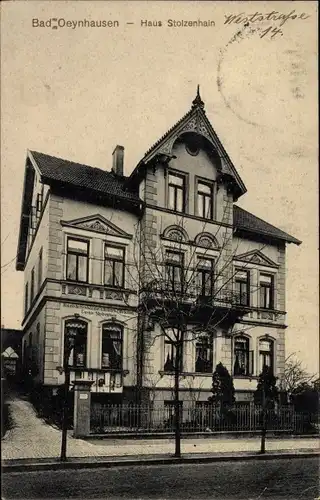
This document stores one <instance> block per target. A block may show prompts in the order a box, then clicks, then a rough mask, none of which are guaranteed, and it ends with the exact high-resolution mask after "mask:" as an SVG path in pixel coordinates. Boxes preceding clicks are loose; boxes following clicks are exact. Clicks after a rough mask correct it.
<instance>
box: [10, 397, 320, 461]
mask: <svg viewBox="0 0 320 500" xmlns="http://www.w3.org/2000/svg"><path fill="white" fill-rule="evenodd" d="M10 410H11V415H12V419H13V424H14V427H13V428H12V429H10V430H9V431H8V432H7V433H6V435H5V437H4V438H3V439H2V440H1V444H2V460H3V461H5V462H4V463H8V462H7V461H11V460H12V461H14V462H15V463H17V461H18V462H19V459H33V460H34V459H36V460H37V459H54V458H58V457H59V455H60V445H61V431H59V430H57V429H55V428H53V427H51V426H50V425H48V424H46V423H44V422H43V421H42V420H41V419H39V418H38V417H37V416H36V414H35V411H34V409H33V407H32V405H31V404H30V403H29V402H28V401H25V400H22V399H19V398H18V397H13V398H12V399H11V401H10ZM259 449H260V438H258V437H253V438H214V439H211V438H210V437H208V438H197V439H192V438H186V439H183V440H182V443H181V451H182V453H183V454H186V457H185V458H187V456H193V457H194V458H196V457H198V458H199V457H201V456H202V457H203V458H205V457H209V456H211V457H213V456H216V457H218V456H220V457H221V456H222V455H228V456H229V457H232V456H235V455H237V456H239V455H240V456H244V455H245V456H247V455H248V454H251V455H253V454H254V455H255V454H256V453H258V451H259ZM266 450H267V452H271V454H272V455H274V454H275V453H276V454H278V453H282V454H283V453H284V452H286V454H287V455H288V454H290V455H292V454H295V453H298V452H300V453H302V452H303V453H315V452H319V439H317V438H296V437H295V438H290V437H286V438H282V437H281V438H275V439H268V438H267V441H266ZM173 453H174V440H173V439H155V440H152V439H147V440H144V439H141V440H132V439H126V440H124V439H121V440H120V439H108V440H98V439H95V440H91V441H90V440H89V441H87V440H82V439H75V438H73V437H72V431H70V432H69V435H68V445H67V456H68V457H70V458H72V459H76V458H81V457H86V458H89V457H90V461H96V462H97V461H100V462H101V461H102V460H104V461H105V460H106V459H109V460H111V459H112V460H115V459H118V460H119V459H121V460H124V459H125V461H126V462H127V461H128V460H130V459H135V461H137V459H139V460H144V459H147V458H148V459H150V457H151V458H152V457H154V459H157V460H161V459H163V460H166V459H168V458H170V457H171V459H172V455H173ZM23 462H24V461H23ZM26 462H28V461H26ZM37 462H38V460H37ZM47 462H48V461H47ZM51 462H52V460H51ZM81 462H83V460H81ZM12 463H13V462H12Z"/></svg>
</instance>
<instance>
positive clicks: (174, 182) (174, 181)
mask: <svg viewBox="0 0 320 500" xmlns="http://www.w3.org/2000/svg"><path fill="white" fill-rule="evenodd" d="M185 194H186V179H185V176H183V175H178V174H173V173H171V174H169V182H168V208H170V209H171V210H175V211H176V212H185Z"/></svg>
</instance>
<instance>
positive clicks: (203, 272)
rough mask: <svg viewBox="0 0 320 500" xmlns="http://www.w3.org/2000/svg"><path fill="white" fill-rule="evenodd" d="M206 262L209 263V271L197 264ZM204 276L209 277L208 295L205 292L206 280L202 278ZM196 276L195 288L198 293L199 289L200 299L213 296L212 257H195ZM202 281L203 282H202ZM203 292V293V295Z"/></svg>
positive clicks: (213, 267) (213, 273)
mask: <svg viewBox="0 0 320 500" xmlns="http://www.w3.org/2000/svg"><path fill="white" fill-rule="evenodd" d="M201 260H202V261H207V262H210V264H211V267H210V270H209V268H207V267H205V266H201V265H200V264H199V261H201ZM199 275H200V276H201V284H199ZM205 275H209V276H210V282H209V285H210V295H208V293H207V292H206V278H204V276H205ZM196 276H197V281H196V284H197V285H196V286H197V289H198V291H200V289H201V293H200V294H199V295H200V296H201V297H212V296H213V295H214V285H215V259H214V258H213V257H207V256H205V257H203V256H201V255H198V256H197V270H196ZM203 281H204V282H203ZM203 291H205V293H203Z"/></svg>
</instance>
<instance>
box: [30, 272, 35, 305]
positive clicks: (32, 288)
mask: <svg viewBox="0 0 320 500" xmlns="http://www.w3.org/2000/svg"><path fill="white" fill-rule="evenodd" d="M34 298H35V270H34V267H33V268H32V269H31V276H30V304H32V302H33V301H34Z"/></svg>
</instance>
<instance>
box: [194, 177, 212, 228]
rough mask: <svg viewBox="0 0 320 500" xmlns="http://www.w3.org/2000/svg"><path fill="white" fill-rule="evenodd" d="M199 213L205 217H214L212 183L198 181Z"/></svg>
mask: <svg viewBox="0 0 320 500" xmlns="http://www.w3.org/2000/svg"><path fill="white" fill-rule="evenodd" d="M197 201H198V207H197V209H198V215H199V216H200V217H203V218H204V219H212V218H213V185H212V184H210V183H206V182H202V181H199V182H198V196H197Z"/></svg>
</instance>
